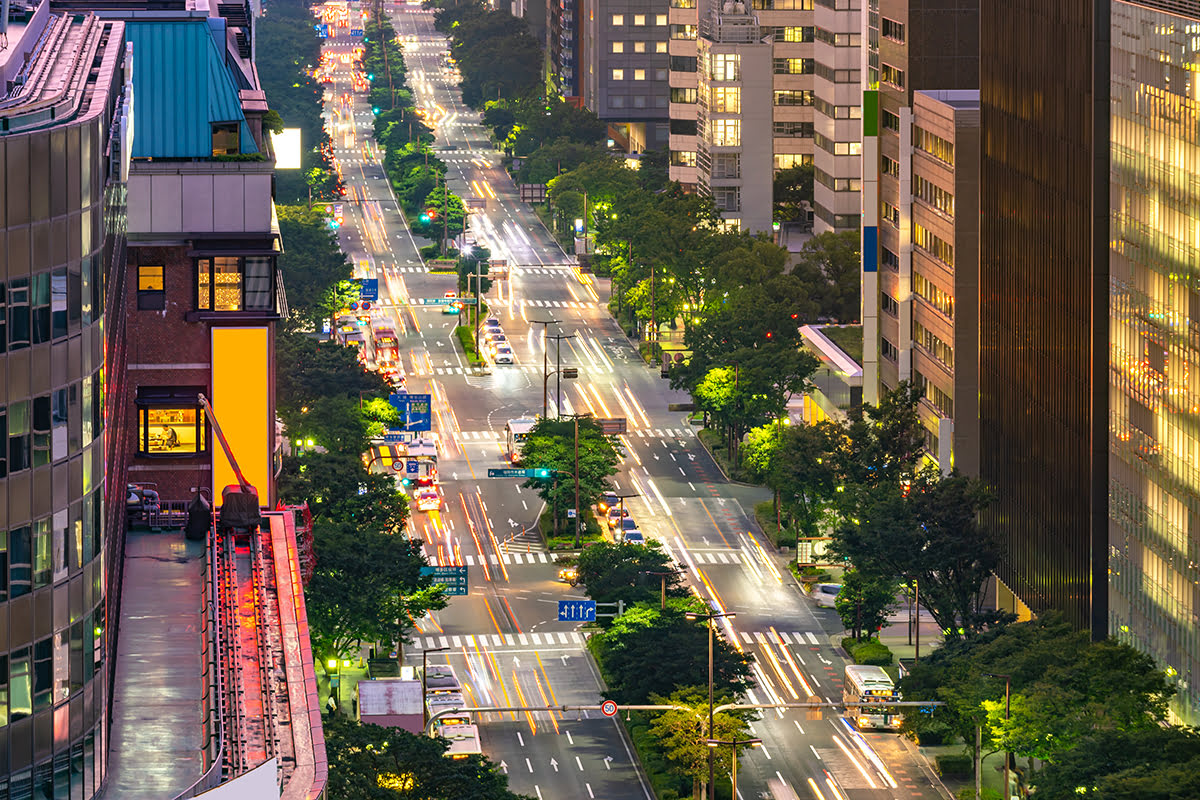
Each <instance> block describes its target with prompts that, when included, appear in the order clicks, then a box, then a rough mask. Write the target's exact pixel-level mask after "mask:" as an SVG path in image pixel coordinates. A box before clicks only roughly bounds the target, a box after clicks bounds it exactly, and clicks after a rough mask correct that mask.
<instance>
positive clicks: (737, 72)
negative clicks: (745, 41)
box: [709, 53, 742, 81]
mask: <svg viewBox="0 0 1200 800" xmlns="http://www.w3.org/2000/svg"><path fill="white" fill-rule="evenodd" d="M709 65H710V66H711V69H710V70H709V74H710V76H711V78H712V80H714V81H737V80H741V78H742V57H741V56H740V55H738V54H737V53H713V54H712V55H711V56H710V57H709Z"/></svg>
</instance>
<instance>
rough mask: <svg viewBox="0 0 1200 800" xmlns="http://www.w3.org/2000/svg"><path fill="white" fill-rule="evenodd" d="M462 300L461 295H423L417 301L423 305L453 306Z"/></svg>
mask: <svg viewBox="0 0 1200 800" xmlns="http://www.w3.org/2000/svg"><path fill="white" fill-rule="evenodd" d="M461 300H462V298H459V297H421V298H419V299H418V300H417V302H418V303H420V304H421V305H423V306H452V305H454V304H455V303H458V302H461Z"/></svg>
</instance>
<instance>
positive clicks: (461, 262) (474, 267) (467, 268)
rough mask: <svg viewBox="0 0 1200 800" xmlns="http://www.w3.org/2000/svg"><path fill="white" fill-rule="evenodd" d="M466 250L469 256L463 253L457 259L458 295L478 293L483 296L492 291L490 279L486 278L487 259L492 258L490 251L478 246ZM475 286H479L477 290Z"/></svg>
mask: <svg viewBox="0 0 1200 800" xmlns="http://www.w3.org/2000/svg"><path fill="white" fill-rule="evenodd" d="M467 250H468V251H469V254H468V253H464V254H462V255H460V256H459V259H458V266H457V272H458V291H459V294H468V293H470V294H474V293H475V292H476V291H478V292H479V294H480V295H481V296H482V295H485V294H487V293H488V292H489V291H491V289H492V279H491V278H489V277H488V259H490V258H491V257H492V251H491V250H488V249H487V248H486V247H482V246H480V245H476V246H475V247H473V248H467ZM476 284H479V286H478V289H477V288H476Z"/></svg>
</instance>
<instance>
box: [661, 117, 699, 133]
mask: <svg viewBox="0 0 1200 800" xmlns="http://www.w3.org/2000/svg"><path fill="white" fill-rule="evenodd" d="M667 126H668V127H667V130H668V131H670V133H672V134H674V135H675V136H695V135H696V127H697V126H696V120H694V119H673V120H671V121H670V122H668V123H667Z"/></svg>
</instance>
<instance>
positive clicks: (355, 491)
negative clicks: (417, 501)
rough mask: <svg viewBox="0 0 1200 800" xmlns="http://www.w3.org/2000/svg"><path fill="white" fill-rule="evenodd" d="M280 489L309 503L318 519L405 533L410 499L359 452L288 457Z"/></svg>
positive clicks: (293, 498)
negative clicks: (367, 464)
mask: <svg viewBox="0 0 1200 800" xmlns="http://www.w3.org/2000/svg"><path fill="white" fill-rule="evenodd" d="M278 490H279V495H280V497H282V498H283V499H284V500H285V502H288V503H291V504H300V503H305V502H307V503H308V505H309V508H311V509H312V511H313V515H314V516H316V517H319V518H325V519H329V520H333V521H336V522H338V523H346V524H348V525H352V526H353V527H355V528H359V529H363V530H374V531H381V532H383V533H386V534H388V535H389V536H395V537H399V536H401V535H403V533H404V523H405V521H406V520H407V519H408V502H407V500H406V499H405V496H404V494H403V493H401V492H399V491H397V490H396V484H395V483H394V482H393V481H392V478H391V476H390V475H384V474H379V473H373V472H369V471H368V470H367V468H366V467H365V466H364V465H363V462H362V458H361V457H360V456H359V455H358V454H357V453H354V452H330V453H320V452H306V453H305V454H304V455H303V456H299V457H289V458H285V459H284V460H283V469H282V470H281V472H280V475H279V482H278Z"/></svg>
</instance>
